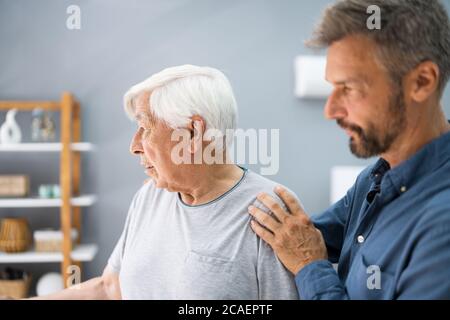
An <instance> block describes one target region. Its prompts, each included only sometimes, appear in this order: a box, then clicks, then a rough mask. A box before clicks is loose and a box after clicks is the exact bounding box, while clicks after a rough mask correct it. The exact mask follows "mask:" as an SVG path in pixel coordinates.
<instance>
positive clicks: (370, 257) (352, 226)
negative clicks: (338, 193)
mask: <svg viewBox="0 0 450 320" xmlns="http://www.w3.org/2000/svg"><path fill="white" fill-rule="evenodd" d="M372 5H377V6H378V7H379V8H380V12H381V29H380V30H369V29H368V28H367V27H366V22H367V20H368V18H369V16H370V14H367V13H366V12H367V9H368V7H369V6H372ZM312 43H313V44H314V45H318V46H320V47H328V60H327V68H326V78H327V80H328V81H329V82H331V83H332V84H333V86H334V91H333V92H332V94H331V96H330V97H329V98H328V102H327V104H326V106H325V116H326V117H327V118H328V119H334V120H336V121H337V123H338V125H339V126H341V127H342V128H343V129H344V130H345V131H346V132H347V134H348V135H349V137H350V149H351V151H352V153H353V154H355V155H356V156H357V157H361V158H368V157H371V156H375V155H380V156H381V158H380V159H379V160H378V161H377V162H376V163H375V164H374V165H372V166H370V167H368V168H367V169H366V170H364V171H363V172H362V173H361V174H360V175H359V177H358V178H357V180H356V182H355V184H354V186H353V187H352V188H351V189H350V190H349V191H348V193H347V195H346V196H345V197H344V198H343V199H342V200H340V201H339V202H337V203H336V204H334V205H333V206H332V207H331V208H329V209H328V210H326V211H325V212H324V213H323V214H321V215H318V216H316V217H314V218H313V219H312V221H311V220H310V219H309V218H308V216H307V215H306V214H305V212H304V211H303V210H302V208H301V207H300V205H299V204H298V202H297V201H296V200H295V199H294V198H293V197H292V196H291V195H290V194H289V193H288V192H287V191H285V190H283V189H281V190H279V191H278V194H279V195H280V196H281V197H282V198H283V199H284V201H285V202H286V205H287V206H288V208H289V211H286V210H283V209H282V208H281V207H280V206H279V205H278V204H277V203H276V202H274V200H273V199H272V198H271V197H270V196H269V195H261V196H259V199H260V200H261V201H262V202H264V203H265V204H266V206H267V207H269V208H270V209H271V211H272V212H273V214H274V215H275V217H276V218H272V217H270V216H269V215H267V214H265V213H264V212H262V211H261V210H258V209H256V208H253V209H251V210H250V213H251V215H253V216H254V217H255V218H256V219H257V220H258V221H259V222H260V223H261V224H262V225H264V226H266V228H267V229H269V230H270V231H269V230H267V229H263V228H262V227H261V226H260V225H259V224H258V223H253V228H254V230H255V231H256V233H257V234H259V235H260V236H261V237H262V238H263V239H265V240H266V241H267V242H268V243H269V244H270V245H271V246H272V247H273V249H274V250H275V251H276V253H277V255H278V257H279V258H280V259H281V261H282V262H283V263H284V264H285V265H286V267H287V268H288V269H289V270H290V271H291V272H292V273H293V274H295V275H296V283H297V287H298V291H299V295H300V297H301V298H304V299H449V298H450V125H449V123H448V121H447V120H446V118H445V115H444V112H443V110H442V107H441V104H440V100H441V97H442V94H443V91H444V88H445V86H446V83H447V81H448V79H449V76H450V23H449V18H448V14H447V13H446V11H445V9H444V7H443V6H442V4H441V3H440V2H439V1H438V0H344V1H338V2H337V3H336V4H335V5H333V6H331V7H329V8H328V9H327V10H326V12H325V15H324V17H323V20H322V22H321V23H320V25H319V27H318V29H317V31H316V34H315V37H314V39H313V41H312ZM337 262H338V263H339V265H338V272H336V271H335V270H334V268H333V266H332V264H331V263H337Z"/></svg>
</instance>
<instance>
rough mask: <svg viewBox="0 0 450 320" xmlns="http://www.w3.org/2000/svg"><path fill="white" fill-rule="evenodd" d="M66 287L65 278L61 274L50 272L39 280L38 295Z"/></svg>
mask: <svg viewBox="0 0 450 320" xmlns="http://www.w3.org/2000/svg"><path fill="white" fill-rule="evenodd" d="M63 289H64V280H63V278H62V276H61V274H59V273H56V272H50V273H46V274H44V275H43V276H42V277H41V278H40V279H39V280H38V282H37V285H36V293H37V295H38V296H45V295H48V294H51V293H55V292H58V291H61V290H63Z"/></svg>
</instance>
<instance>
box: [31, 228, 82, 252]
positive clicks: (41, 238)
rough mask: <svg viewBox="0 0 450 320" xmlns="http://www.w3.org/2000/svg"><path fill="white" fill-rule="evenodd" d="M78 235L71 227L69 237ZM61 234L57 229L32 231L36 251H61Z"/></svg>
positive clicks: (74, 237)
mask: <svg viewBox="0 0 450 320" xmlns="http://www.w3.org/2000/svg"><path fill="white" fill-rule="evenodd" d="M77 237H78V232H77V230H76V229H72V232H71V239H72V241H75V240H76V239H77ZM62 242H63V234H62V232H61V231H58V230H36V231H35V232H34V248H35V250H36V251H37V252H61V251H62Z"/></svg>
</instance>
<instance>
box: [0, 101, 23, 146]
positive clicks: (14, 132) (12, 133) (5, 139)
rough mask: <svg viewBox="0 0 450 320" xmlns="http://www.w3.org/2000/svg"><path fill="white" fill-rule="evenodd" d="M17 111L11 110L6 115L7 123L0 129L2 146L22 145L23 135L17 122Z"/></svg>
mask: <svg viewBox="0 0 450 320" xmlns="http://www.w3.org/2000/svg"><path fill="white" fill-rule="evenodd" d="M16 113H17V109H11V110H9V111H8V112H7V113H6V121H5V123H3V125H2V126H1V127H0V140H1V143H2V144H14V143H20V141H21V140H22V133H21V132H20V128H19V125H18V124H17V122H16V119H15V116H16Z"/></svg>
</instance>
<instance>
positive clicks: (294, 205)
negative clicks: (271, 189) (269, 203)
mask: <svg viewBox="0 0 450 320" xmlns="http://www.w3.org/2000/svg"><path fill="white" fill-rule="evenodd" d="M275 193H276V194H277V195H278V196H279V197H280V199H281V200H283V202H284V203H285V204H286V207H287V208H288V209H289V212H290V213H291V214H292V215H299V214H300V215H306V213H305V211H304V210H303V209H302V207H301V206H300V204H299V203H298V201H297V199H296V198H295V197H294V195H292V194H291V193H290V192H289V191H287V190H286V189H285V188H283V187H281V186H278V187H276V188H275ZM308 220H309V219H308Z"/></svg>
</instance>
